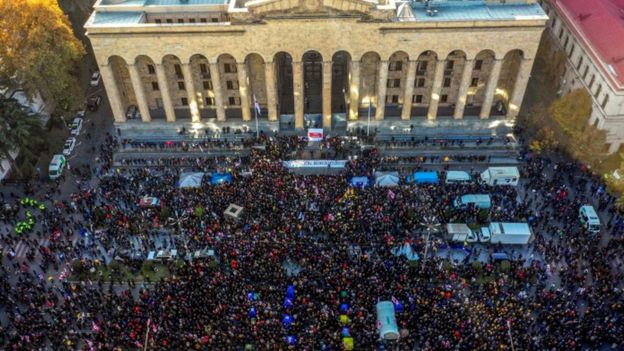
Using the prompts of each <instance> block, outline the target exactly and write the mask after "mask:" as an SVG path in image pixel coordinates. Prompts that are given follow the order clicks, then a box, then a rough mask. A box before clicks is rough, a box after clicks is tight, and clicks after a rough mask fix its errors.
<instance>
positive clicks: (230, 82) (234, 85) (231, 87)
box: [225, 80, 238, 90]
mask: <svg viewBox="0 0 624 351" xmlns="http://www.w3.org/2000/svg"><path fill="white" fill-rule="evenodd" d="M225 85H226V87H227V89H228V90H236V89H238V81H235V80H228V81H226V82H225Z"/></svg>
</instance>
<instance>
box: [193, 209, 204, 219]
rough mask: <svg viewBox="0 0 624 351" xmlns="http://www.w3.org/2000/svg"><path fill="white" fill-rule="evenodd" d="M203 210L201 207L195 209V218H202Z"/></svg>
mask: <svg viewBox="0 0 624 351" xmlns="http://www.w3.org/2000/svg"><path fill="white" fill-rule="evenodd" d="M204 212H205V211H204V208H203V207H201V206H197V207H195V217H197V218H204Z"/></svg>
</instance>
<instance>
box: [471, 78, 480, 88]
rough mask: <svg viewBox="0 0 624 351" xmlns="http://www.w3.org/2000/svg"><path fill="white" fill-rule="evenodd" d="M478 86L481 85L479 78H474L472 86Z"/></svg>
mask: <svg viewBox="0 0 624 351" xmlns="http://www.w3.org/2000/svg"><path fill="white" fill-rule="evenodd" d="M477 85H479V77H476V78H472V80H471V81H470V86H471V87H476V86H477Z"/></svg>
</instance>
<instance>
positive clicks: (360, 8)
mask: <svg viewBox="0 0 624 351" xmlns="http://www.w3.org/2000/svg"><path fill="white" fill-rule="evenodd" d="M378 3H379V1H378V0H253V1H249V2H247V3H246V4H245V7H246V8H247V9H248V11H249V12H250V13H251V14H252V15H254V17H265V16H270V15H272V14H276V15H293V16H297V15H330V14H333V13H340V14H353V15H359V16H362V15H366V14H369V13H370V12H371V11H372V10H374V9H375V6H376V5H377V4H378Z"/></svg>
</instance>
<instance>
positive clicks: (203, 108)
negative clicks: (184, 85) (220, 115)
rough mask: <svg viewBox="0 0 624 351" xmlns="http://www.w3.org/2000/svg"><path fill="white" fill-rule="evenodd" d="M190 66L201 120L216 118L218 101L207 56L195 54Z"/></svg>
mask: <svg viewBox="0 0 624 351" xmlns="http://www.w3.org/2000/svg"><path fill="white" fill-rule="evenodd" d="M189 64H190V66H191V76H192V77H191V78H192V79H191V81H192V82H193V85H194V87H195V100H196V101H197V106H198V108H199V115H200V118H201V119H205V118H216V116H217V114H216V112H215V111H216V109H215V108H216V101H215V95H214V86H213V83H212V77H211V76H210V62H208V59H207V58H206V57H205V56H203V55H200V54H195V55H193V56H191V58H190V60H189Z"/></svg>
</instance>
